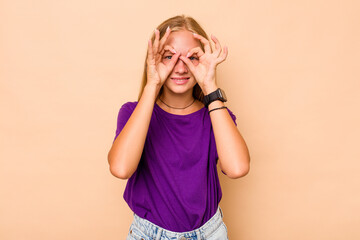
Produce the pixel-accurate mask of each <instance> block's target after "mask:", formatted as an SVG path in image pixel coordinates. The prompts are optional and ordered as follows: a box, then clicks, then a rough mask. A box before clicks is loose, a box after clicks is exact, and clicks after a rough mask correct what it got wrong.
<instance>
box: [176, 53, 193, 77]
mask: <svg viewBox="0 0 360 240" xmlns="http://www.w3.org/2000/svg"><path fill="white" fill-rule="evenodd" d="M179 58H180V59H181V60H182V61H183V62H184V63H185V64H186V66H188V68H189V69H190V71H191V73H193V74H194V72H195V66H194V64H193V63H192V62H191V60H190V59H188V58H187V57H184V56H180V57H179Z"/></svg>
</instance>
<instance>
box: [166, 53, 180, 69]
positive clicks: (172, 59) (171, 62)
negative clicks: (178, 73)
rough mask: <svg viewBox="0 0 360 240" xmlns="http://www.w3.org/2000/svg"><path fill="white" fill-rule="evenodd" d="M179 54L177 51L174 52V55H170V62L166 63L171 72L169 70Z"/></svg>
mask: <svg viewBox="0 0 360 240" xmlns="http://www.w3.org/2000/svg"><path fill="white" fill-rule="evenodd" d="M179 56H180V53H179V52H178V53H176V54H174V55H173V56H172V57H171V60H170V62H169V64H168V66H169V72H171V70H172V69H173V68H174V66H175V64H176V62H177V61H178V58H179Z"/></svg>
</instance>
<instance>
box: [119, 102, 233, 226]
mask: <svg viewBox="0 0 360 240" xmlns="http://www.w3.org/2000/svg"><path fill="white" fill-rule="evenodd" d="M136 105H137V102H127V103H125V104H124V105H123V106H122V107H121V109H120V111H119V115H118V119H117V129H116V134H115V138H114V141H115V139H116V137H117V136H118V135H119V133H120V131H121V130H122V129H123V127H124V126H125V124H126V122H127V120H128V119H129V118H130V115H131V114H132V112H133V111H134V109H135V107H136ZM220 111H223V110H220ZM228 111H229V113H230V115H231V117H232V119H233V121H234V122H235V124H236V117H235V115H233V113H232V112H231V111H230V110H228ZM217 159H218V155H217V151H216V145H215V138H214V133H213V130H212V125H211V119H210V116H209V114H208V109H207V108H205V107H203V108H201V109H200V110H198V111H196V112H193V113H190V114H188V115H175V114H171V113H168V112H166V111H164V110H163V109H162V108H160V107H159V106H158V105H157V104H156V103H155V105H154V110H153V113H152V116H151V120H150V125H149V130H148V134H147V137H146V140H145V145H144V150H143V154H142V157H141V159H140V162H139V165H138V168H137V169H136V171H135V172H134V174H133V175H132V176H131V177H130V178H129V179H128V181H127V185H126V188H125V192H124V199H125V201H126V202H127V204H128V205H129V207H130V208H131V210H132V211H133V212H134V213H135V214H137V215H138V216H140V217H142V218H145V219H147V220H149V221H151V222H152V223H154V224H156V225H158V226H160V227H162V228H164V229H167V230H170V231H174V232H186V231H192V230H194V229H196V228H199V227H201V226H202V225H203V224H204V223H206V222H207V221H208V220H209V219H210V218H211V217H212V216H213V215H214V214H215V213H216V210H217V208H218V204H219V202H220V200H221V197H222V192H221V187H220V182H219V177H218V173H217V168H216V164H217V162H218V160H217Z"/></svg>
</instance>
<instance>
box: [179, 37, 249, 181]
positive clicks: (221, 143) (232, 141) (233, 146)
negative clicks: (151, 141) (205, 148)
mask: <svg viewBox="0 0 360 240" xmlns="http://www.w3.org/2000/svg"><path fill="white" fill-rule="evenodd" d="M193 36H194V38H196V39H198V40H200V41H201V42H202V43H203V45H204V49H205V52H204V51H203V50H202V49H201V48H200V47H196V48H193V49H191V50H190V51H189V53H188V56H191V55H192V54H195V53H196V54H197V56H199V63H198V64H196V65H195V64H193V63H192V62H191V61H190V60H188V59H187V58H185V57H182V56H181V57H180V58H181V59H182V60H183V61H184V62H185V63H186V65H187V66H188V67H189V69H190V71H191V72H192V73H193V74H194V76H195V78H196V80H197V82H198V84H199V86H200V87H201V89H202V91H203V93H204V95H207V94H209V93H211V92H213V91H215V90H216V89H217V85H216V79H215V70H216V66H217V65H218V64H219V63H221V62H223V61H224V60H225V59H226V56H227V53H228V49H227V47H224V51H223V52H222V49H221V45H220V42H219V40H218V39H217V38H216V37H215V36H214V35H212V36H211V39H212V40H213V41H214V43H215V50H214V51H212V49H211V46H210V42H209V41H208V40H207V39H206V38H205V37H203V36H201V35H198V34H194V35H193ZM221 52H222V53H221ZM222 106H224V103H223V102H221V101H214V102H212V103H211V104H209V106H208V107H209V110H211V109H214V108H217V107H222ZM210 118H211V123H212V126H213V130H214V136H215V142H216V149H217V152H218V156H219V165H220V168H221V170H222V171H223V172H224V173H225V174H226V175H227V176H228V177H230V178H239V177H242V176H245V175H246V174H247V173H248V171H249V162H250V156H249V151H248V149H247V147H246V144H245V141H244V139H243V138H242V136H241V134H240V132H239V130H238V129H237V128H236V125H235V123H234V122H233V121H232V119H231V116H230V114H229V112H228V111H227V110H224V109H220V110H215V111H213V112H211V113H210Z"/></svg>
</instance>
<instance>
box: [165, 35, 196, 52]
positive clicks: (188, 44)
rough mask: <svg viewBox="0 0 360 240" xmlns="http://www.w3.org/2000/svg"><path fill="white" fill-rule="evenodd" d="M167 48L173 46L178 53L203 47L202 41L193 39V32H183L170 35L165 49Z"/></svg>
mask: <svg viewBox="0 0 360 240" xmlns="http://www.w3.org/2000/svg"><path fill="white" fill-rule="evenodd" d="M166 46H171V47H173V48H174V49H175V50H178V51H188V50H190V49H192V48H194V47H200V46H201V45H200V41H199V40H197V39H196V38H194V37H193V34H192V32H190V31H187V30H181V31H176V32H171V33H170V35H169V37H168V39H167V40H166V42H165V45H164V47H166ZM165 49H167V48H165Z"/></svg>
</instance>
